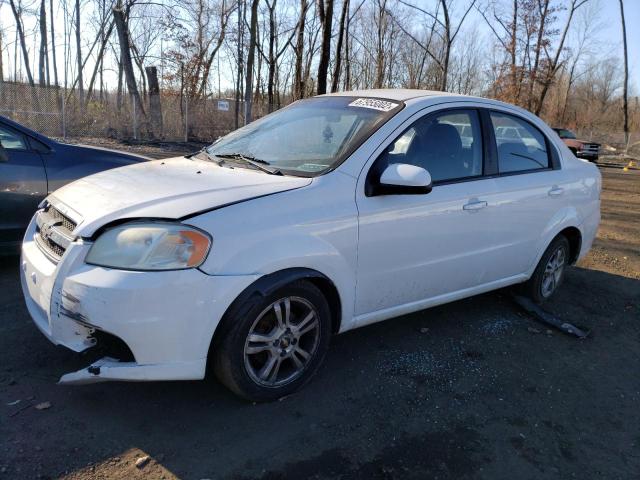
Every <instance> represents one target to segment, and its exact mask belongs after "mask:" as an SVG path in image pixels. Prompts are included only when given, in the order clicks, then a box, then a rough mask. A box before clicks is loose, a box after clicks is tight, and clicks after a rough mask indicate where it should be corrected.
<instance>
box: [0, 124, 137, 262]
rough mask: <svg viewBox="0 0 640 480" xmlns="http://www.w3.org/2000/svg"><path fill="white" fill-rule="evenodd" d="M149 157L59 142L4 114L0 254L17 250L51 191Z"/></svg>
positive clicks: (0, 153)
mask: <svg viewBox="0 0 640 480" xmlns="http://www.w3.org/2000/svg"><path fill="white" fill-rule="evenodd" d="M146 160H148V159H147V158H146V157H142V156H140V155H132V154H129V153H124V152H118V151H115V150H107V149H105V148H96V147H87V146H83V145H68V144H65V143H60V142H56V141H55V140H52V139H50V138H47V137H45V136H44V135H41V134H39V133H37V132H34V131H33V130H29V129H28V128H25V127H23V126H22V125H19V124H18V123H16V122H13V121H11V120H9V119H8V118H5V117H2V116H0V255H1V254H8V253H15V252H17V251H18V248H19V245H20V244H21V242H22V235H23V234H24V231H25V230H26V228H27V225H28V224H29V220H31V217H32V216H33V214H34V212H35V211H36V209H37V207H38V204H39V203H40V202H41V201H42V199H43V198H44V197H46V196H47V195H48V194H49V193H50V192H53V191H54V190H57V189H58V188H60V187H61V186H63V185H64V184H66V183H69V182H71V181H73V180H76V179H78V178H81V177H85V176H87V175H91V174H92V173H96V172H99V171H102V170H108V169H110V168H115V167H121V166H123V165H130V164H132V163H138V162H141V161H146Z"/></svg>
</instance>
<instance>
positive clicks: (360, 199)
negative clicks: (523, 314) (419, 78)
mask: <svg viewBox="0 0 640 480" xmlns="http://www.w3.org/2000/svg"><path fill="white" fill-rule="evenodd" d="M400 132H401V133H400ZM461 133H462V135H461ZM485 156H487V152H486V148H485V145H484V143H483V139H482V128H481V117H480V115H479V112H478V111H477V110H476V109H474V108H468V107H466V108H464V107H461V108H448V109H446V110H436V111H433V109H432V111H431V112H429V113H426V114H423V115H421V116H420V115H417V116H415V117H413V118H412V119H411V120H410V121H408V122H406V123H405V124H404V127H401V128H400V129H399V134H398V135H397V136H395V137H392V138H390V139H388V141H387V142H385V143H384V144H383V145H382V146H381V147H380V149H379V150H378V151H377V153H376V154H375V157H374V158H375V161H374V162H373V163H372V164H371V167H370V168H365V170H364V171H363V173H362V174H361V177H360V179H359V184H358V189H357V193H356V202H357V206H358V214H359V235H358V272H357V286H356V308H355V314H356V317H359V318H356V323H357V324H365V323H369V322H370V321H375V320H378V319H382V318H386V317H388V316H392V312H396V313H403V311H410V310H415V309H417V308H420V306H421V305H422V304H423V303H424V302H426V301H428V300H429V299H437V298H438V297H441V298H445V297H447V295H448V294H452V293H454V292H461V291H465V290H467V289H472V288H473V287H476V286H478V285H481V284H483V283H485V282H486V281H487V280H486V277H487V266H488V265H490V264H491V262H493V261H495V260H496V258H495V257H494V255H493V249H494V247H495V244H496V242H497V241H498V239H497V238H496V236H495V233H494V231H493V230H492V229H491V228H490V223H491V222H492V220H491V217H490V214H491V212H490V209H488V208H486V207H487V205H488V204H487V201H486V199H487V197H488V196H489V195H493V194H495V193H496V186H495V182H494V180H493V179H492V178H489V177H487V176H485V175H484V169H485V168H486V166H485V165H484V161H483V159H484V158H485ZM392 163H409V164H413V165H417V166H420V167H423V168H426V169H427V170H428V171H429V173H430V174H431V177H432V180H433V189H432V191H431V192H430V193H428V194H422V195H398V194H396V195H393V194H391V195H380V196H368V195H367V182H370V181H371V179H372V176H375V175H379V174H380V172H381V171H382V170H383V169H384V167H385V166H386V165H388V164H392ZM402 306H404V310H403V309H402ZM413 307H417V308H413ZM385 312H386V313H385ZM374 317H375V318H374ZM378 317H379V318H378Z"/></svg>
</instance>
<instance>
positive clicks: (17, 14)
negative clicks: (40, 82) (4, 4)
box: [9, 0, 35, 87]
mask: <svg viewBox="0 0 640 480" xmlns="http://www.w3.org/2000/svg"><path fill="white" fill-rule="evenodd" d="M9 3H10V4H11V11H12V12H13V17H14V18H15V19H16V35H17V36H18V38H19V40H20V48H21V49H22V58H23V60H24V69H25V71H26V72H27V79H28V80H29V85H31V86H32V87H33V86H35V84H34V82H33V75H32V74H31V67H30V62H29V51H28V50H27V43H26V41H25V38H24V27H23V26H22V13H21V8H19V7H16V4H15V2H14V0H9Z"/></svg>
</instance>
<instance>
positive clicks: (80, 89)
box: [75, 0, 84, 105]
mask: <svg viewBox="0 0 640 480" xmlns="http://www.w3.org/2000/svg"><path fill="white" fill-rule="evenodd" d="M75 8H76V59H77V62H78V92H79V93H80V105H84V81H83V79H82V70H83V69H84V65H83V62H82V43H81V41H80V38H81V36H80V35H81V32H80V30H81V29H80V0H76V7H75Z"/></svg>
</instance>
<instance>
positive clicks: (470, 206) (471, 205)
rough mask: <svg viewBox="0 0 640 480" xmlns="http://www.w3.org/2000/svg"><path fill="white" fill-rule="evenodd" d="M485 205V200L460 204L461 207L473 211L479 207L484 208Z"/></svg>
mask: <svg viewBox="0 0 640 480" xmlns="http://www.w3.org/2000/svg"><path fill="white" fill-rule="evenodd" d="M487 205H488V204H487V202H480V201H475V202H469V203H466V204H465V205H463V206H462V209H463V210H471V211H474V210H480V209H481V208H484V207H486V206H487Z"/></svg>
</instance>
